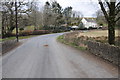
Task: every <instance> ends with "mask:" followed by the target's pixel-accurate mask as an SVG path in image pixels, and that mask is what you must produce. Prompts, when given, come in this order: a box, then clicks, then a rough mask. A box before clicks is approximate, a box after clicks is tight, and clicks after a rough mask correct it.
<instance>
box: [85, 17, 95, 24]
mask: <svg viewBox="0 0 120 80" xmlns="http://www.w3.org/2000/svg"><path fill="white" fill-rule="evenodd" d="M85 20H86V21H87V22H94V23H96V21H95V19H90V18H85Z"/></svg>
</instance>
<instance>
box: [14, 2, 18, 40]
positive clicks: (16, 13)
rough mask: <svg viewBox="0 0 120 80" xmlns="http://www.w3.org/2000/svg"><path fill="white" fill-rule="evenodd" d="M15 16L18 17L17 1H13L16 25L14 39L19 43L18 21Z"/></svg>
mask: <svg viewBox="0 0 120 80" xmlns="http://www.w3.org/2000/svg"><path fill="white" fill-rule="evenodd" d="M17 15H18V12H17V0H16V1H15V19H16V21H15V24H16V38H17V42H19V39H18V20H17Z"/></svg>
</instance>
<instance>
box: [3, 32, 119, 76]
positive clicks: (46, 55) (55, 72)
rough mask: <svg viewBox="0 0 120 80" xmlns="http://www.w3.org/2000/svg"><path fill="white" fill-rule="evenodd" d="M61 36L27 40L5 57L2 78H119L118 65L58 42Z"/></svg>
mask: <svg viewBox="0 0 120 80" xmlns="http://www.w3.org/2000/svg"><path fill="white" fill-rule="evenodd" d="M61 34H63V33H58V34H48V35H41V36H37V37H33V38H30V39H28V40H27V41H26V42H25V43H24V44H22V45H21V46H19V47H17V48H16V49H15V50H12V51H11V52H9V53H7V54H6V55H4V56H3V58H2V77H3V78H117V77H118V69H117V67H116V66H113V65H112V64H110V63H108V62H106V61H104V60H102V59H101V58H98V57H96V56H94V55H92V54H90V53H87V52H83V51H80V50H77V49H75V48H73V47H70V46H67V45H64V44H62V43H60V42H58V41H57V40H56V38H57V36H59V35H61Z"/></svg>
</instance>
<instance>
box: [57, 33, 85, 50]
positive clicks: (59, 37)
mask: <svg viewBox="0 0 120 80" xmlns="http://www.w3.org/2000/svg"><path fill="white" fill-rule="evenodd" d="M57 40H58V41H59V42H61V43H63V44H66V45H69V46H72V47H74V48H77V49H79V50H82V51H85V50H86V49H87V48H86V47H83V46H78V45H76V44H75V43H74V42H72V43H69V42H67V41H65V40H64V35H60V36H58V37H57Z"/></svg>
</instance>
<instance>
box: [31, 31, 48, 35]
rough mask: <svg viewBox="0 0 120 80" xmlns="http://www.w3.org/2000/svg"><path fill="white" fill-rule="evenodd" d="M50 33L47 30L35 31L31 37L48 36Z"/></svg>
mask: <svg viewBox="0 0 120 80" xmlns="http://www.w3.org/2000/svg"><path fill="white" fill-rule="evenodd" d="M48 33H50V31H48V30H35V31H33V32H32V34H33V35H41V34H48Z"/></svg>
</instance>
